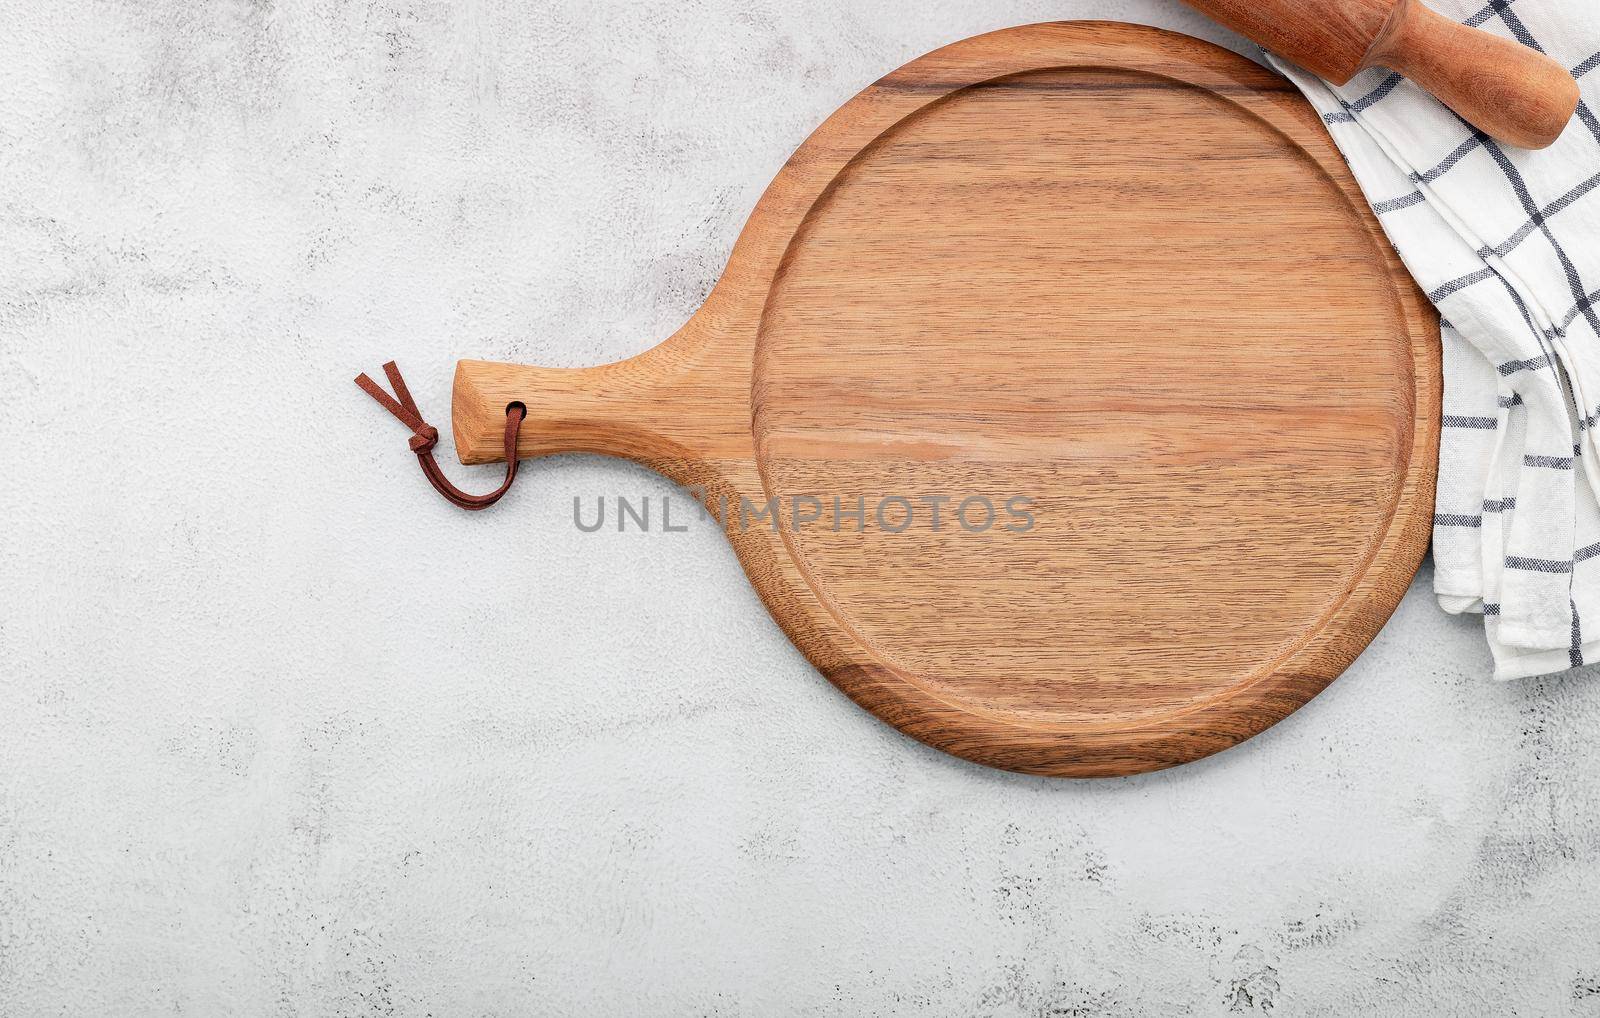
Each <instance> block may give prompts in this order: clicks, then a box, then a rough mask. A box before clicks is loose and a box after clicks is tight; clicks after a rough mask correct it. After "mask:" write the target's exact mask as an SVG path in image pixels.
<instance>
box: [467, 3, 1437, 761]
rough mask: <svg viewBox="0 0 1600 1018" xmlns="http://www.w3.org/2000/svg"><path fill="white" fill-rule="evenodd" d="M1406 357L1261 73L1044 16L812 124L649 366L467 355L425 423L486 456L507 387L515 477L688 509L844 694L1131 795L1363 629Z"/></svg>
mask: <svg viewBox="0 0 1600 1018" xmlns="http://www.w3.org/2000/svg"><path fill="white" fill-rule="evenodd" d="M1438 342H1439V337H1438V323H1437V319H1436V318H1435V317H1434V316H1433V314H1432V312H1431V310H1430V309H1429V308H1428V307H1427V306H1426V304H1425V302H1424V301H1423V299H1422V297H1421V296H1420V295H1419V294H1418V292H1417V291H1416V289H1415V287H1414V285H1413V284H1412V282H1411V280H1410V278H1409V277H1408V276H1407V275H1406V273H1405V271H1404V269H1403V268H1402V267H1401V265H1400V263H1399V261H1398V259H1397V258H1396V257H1395V255H1394V253H1393V252H1392V250H1391V249H1390V248H1389V246H1388V244H1387V243H1386V242H1385V240H1384V238H1383V235H1382V233H1381V231H1380V230H1379V227H1378V224H1377V222H1376V221H1375V220H1374V218H1373V216H1372V213H1371V212H1370V210H1369V209H1368V207H1367V205H1366V203H1365V202H1364V201H1363V199H1362V196H1361V193H1360V191H1359V190H1358V188H1357V187H1356V185H1355V182H1354V181H1353V180H1352V179H1351V176H1350V174H1349V172H1348V170H1347V169H1346V168H1345V165H1344V163H1343V161H1342V160H1341V158H1340V156H1339V154H1338V152H1337V151H1336V150H1335V148H1334V147H1333V145H1332V143H1331V142H1330V141H1329V138H1328V136H1327V133H1326V131H1325V130H1324V129H1323V127H1322V125H1321V124H1320V122H1319V121H1318V119H1317V117H1316V115H1315V114H1314V113H1313V112H1312V110H1311V108H1310V107H1309V106H1308V105H1306V103H1305V102H1304V101H1303V100H1302V99H1301V98H1300V97H1299V96H1298V95H1297V94H1296V93H1295V92H1294V91H1293V89H1292V87H1291V86H1290V85H1289V84H1288V83H1287V82H1285V81H1284V80H1282V79H1281V78H1279V77H1277V76H1276V75H1274V74H1272V73H1271V72H1269V71H1267V70H1264V69H1262V68H1261V67H1258V66H1257V65H1255V64H1253V63H1251V62H1250V61H1248V60H1245V59H1244V58H1242V57H1239V56H1237V55H1235V54H1233V53H1230V52H1227V51H1226V50H1222V49H1219V48H1217V47H1215V46H1212V45H1209V44H1207V43H1204V42H1200V41H1198V40H1195V39H1190V38H1187V37H1184V36H1179V35H1174V34H1171V33H1167V32H1162V31H1158V30H1154V29H1149V28H1141V27H1135V26H1130V25H1115V24H1102V23H1076V24H1055V25H1038V26H1033V27H1028V28H1017V29H1012V30H1008V31H1003V32H996V33H994V34H991V35H985V36H981V37H979V38H975V39H969V40H967V41H965V42H961V43H957V44H955V45H953V46H949V47H947V48H945V49H942V50H939V51H938V52H935V53H932V54H929V55H928V56H926V57H923V58H922V59H920V60H917V61H914V62H913V63H911V64H908V65H907V66H905V67H903V68H901V69H900V70H898V71H896V72H894V73H893V74H891V75H889V76H888V77H886V78H884V79H883V80H882V81H880V82H878V83H877V84H875V85H873V86H872V87H870V88H868V89H867V90H866V91H865V92H863V93H861V95H859V96H857V97H856V98H855V99H853V100H852V101H851V102H850V103H848V104H847V105H846V106H845V107H844V108H843V109H841V110H840V111H839V112H838V113H836V114H835V115H834V116H833V117H831V118H830V119H829V120H828V121H827V122H826V123H825V124H823V125H822V127H821V128H819V129H818V130H817V132H816V133H815V134H814V135H812V137H811V138H810V139H809V140H808V141H807V142H806V143H805V144H804V145H803V146H802V147H801V148H800V150H799V151H798V152H797V153H796V154H795V155H794V157H793V158H792V159H791V160H790V161H789V163H788V164H787V165H786V166H785V167H784V168H783V170H782V172H781V173H779V175H778V178H777V180H776V181H774V183H773V184H772V186H771V188H770V189H769V190H768V191H767V193H766V195H765V196H764V197H763V198H762V200H761V203H760V205H759V206H758V207H757V208H756V210H755V213H754V214H753V215H752V217H751V219H750V223H749V225H748V226H747V227H746V229H745V231H744V233H743V235H742V236H741V237H740V239H739V242H738V245H737V246H736V247H735V249H734V252H733V255H732V258H731V260H730V262H729V265H728V269H727V272H726V274H725V275H724V277H723V279H722V280H721V282H720V283H719V284H718V285H717V287H716V288H715V290H714V292H713V293H712V295H711V296H710V298H709V299H708V301H707V303H706V305H705V307H704V308H703V309H702V310H701V311H700V312H699V313H698V314H696V315H695V317H694V318H693V320H692V321H690V322H689V323H688V324H687V325H685V326H684V327H683V329H682V330H681V331H679V332H678V333H677V334H676V335H675V336H673V337H672V338H671V339H669V340H668V341H667V342H665V343H664V344H662V345H661V346H659V347H657V348H655V349H653V350H651V351H649V352H648V353H645V354H643V355H641V356H639V357H636V358H633V359H632V360H628V361H624V362H621V363H617V364H611V365H607V366H605V367H599V368H593V369H585V370H556V369H547V368H532V367H518V366H512V365H500V364H490V363H485V362H479V361H464V362H462V363H461V364H460V366H459V368H458V370H457V375H456V385H455V406H454V424H455V438H456V444H457V448H458V450H459V452H460V454H461V457H462V459H463V461H464V462H468V463H483V462H488V461H491V460H495V459H498V458H500V457H501V455H502V449H501V445H502V441H501V439H502V431H503V427H504V420H505V408H506V405H507V404H508V403H509V402H511V401H514V400H515V401H522V402H523V403H525V404H526V405H527V407H528V408H529V414H530V417H529V420H528V422H527V423H526V424H525V425H524V426H523V430H522V439H521V442H522V444H521V448H520V452H521V455H523V456H538V455H543V454H547V453H555V452H564V451H569V450H586V451H592V452H600V453H606V454H610V455H616V456H624V457H628V458H631V459H635V460H639V461H641V462H644V463H646V464H649V465H650V466H652V467H654V468H656V469H658V470H660V471H662V472H663V473H665V474H667V475H668V476H670V477H672V478H675V479H677V480H678V481H680V482H682V483H684V484H686V485H690V486H692V487H695V488H697V489H703V490H704V492H705V493H706V498H707V501H708V503H710V504H712V505H717V504H719V503H720V504H723V505H727V506H728V510H727V512H726V513H725V514H724V519H725V522H726V523H727V524H728V530H729V537H730V539H731V540H732V541H733V543H734V545H735V547H736V549H737V551H738V554H739V558H740V560H741V561H742V563H743V564H744V567H745V570H746V572H747V573H748V575H749V577H750V581H751V582H752V583H753V584H754V585H755V588H756V590H757V591H758V592H759V593H760V595H761V596H762V598H763V599H764V600H765V601H766V603H767V605H768V606H769V607H770V608H771V610H772V613H773V615H774V616H775V617H776V618H777V620H778V622H779V623H780V624H781V625H782V626H783V628H784V629H785V631H787V632H788V634H789V635H790V637H791V638H792V639H793V640H794V641H795V643H796V644H798V645H799V646H800V647H801V649H802V650H804V652H805V653H806V655H807V656H808V657H809V658H810V659H811V661H812V662H814V663H815V664H816V666H817V668H819V669H820V670H821V671H822V672H823V673H824V674H825V675H827V677H828V678H829V679H830V680H832V681H833V682H834V684H836V685H837V686H838V687H839V688H840V689H842V690H844V692H846V693H848V694H849V695H850V696H851V697H853V698H854V699H855V700H856V701H857V702H858V703H860V704H861V705H862V706H863V707H865V708H866V709H868V710H870V711H872V712H873V713H874V714H876V715H878V716H879V717H880V718H882V719H883V720H885V721H887V722H889V723H890V724H892V725H894V726H895V727H897V728H899V729H901V730H902V731H904V732H906V733H907V734H909V735H911V736H913V737H915V738H917V739H920V740H922V741H924V742H926V743H929V744H930V745H933V746H937V747H939V748H940V749H943V750H946V751H948V752H950V753H954V754H956V755H958V756H962V757H965V758H967V759H969V760H975V761H978V762H980V763H984V764H989V765H992V766H996V767H1004V768H1009V769H1013V770H1020V771H1029V772H1034V773H1040V774H1053V775H1071V776H1098V775H1117V774H1131V773H1135V772H1139V771H1146V770H1152V769H1156V768H1160V767H1167V766H1171V765H1174V764H1180V763H1184V762H1186V761H1189V760H1194V759H1197V758H1199V757H1203V756H1206V755H1208V754H1211V753H1215V752H1217V751H1218V750H1222V749H1225V748H1227V747H1229V746H1232V745H1234V744H1235V743H1238V742H1240V741H1242V740H1244V739H1247V738H1249V737H1250V736H1252V735H1255V734H1256V733H1258V732H1260V731H1262V730H1263V729H1265V728H1267V727H1268V726H1270V725H1272V724H1274V723H1275V722H1277V721H1279V720H1281V719H1282V718H1284V717H1285V716H1286V715H1288V714H1289V713H1290V712H1292V711H1294V710H1295V709H1296V708H1298V707H1300V706H1301V705H1302V704H1304V703H1305V702H1306V701H1307V700H1309V699H1311V697H1313V696H1315V695H1316V694H1317V692H1318V691H1320V690H1321V689H1322V688H1323V687H1324V686H1326V685H1327V684H1328V683H1329V682H1330V681H1332V680H1333V679H1334V678H1335V677H1336V676H1337V675H1338V674H1339V673H1340V672H1341V671H1342V670H1343V669H1344V668H1345V667H1346V666H1347V665H1348V664H1349V663H1350V662H1351V660H1353V659H1354V658H1355V656H1356V655H1357V654H1358V653H1360V652H1361V650H1362V648H1364V647H1365V646H1366V645H1367V643H1368V642H1369V641H1370V640H1371V639H1372V637H1373V635H1374V634H1375V633H1377V631H1378V630H1379V629H1380V628H1381V627H1382V626H1383V624H1384V622H1385V621H1386V620H1387V619H1388V617H1389V614H1390V613H1391V612H1392V611H1393V609H1394V607H1395V605H1396V603H1397V602H1398V601H1399V599H1400V596H1401V594H1402V593H1403V592H1404V591H1405V589H1406V587H1407V585H1408V583H1409V581H1410V579H1411V577H1412V575H1413V573H1414V572H1415V570H1416V567H1417V564H1418V562H1419V561H1420V559H1421V556H1422V553H1423V550H1424V548H1425V547H1426V544H1427V540H1428V532H1429V526H1430V518H1431V511H1432V504H1433V492H1432V487H1433V475H1434V470H1435V462H1436V459H1437V441H1438V419H1439V384H1440V383H1439V347H1438ZM836 499H837V500H838V503H837V504H838V506H839V507H840V509H841V510H842V513H841V512H836V511H835V508H834V507H835V504H836V503H835V500H836ZM774 500H775V503H774V504H775V505H776V507H777V512H776V520H777V525H776V527H774V525H773V521H772V520H768V519H764V518H761V517H760V516H757V515H752V512H751V511H750V510H754V511H759V510H761V509H763V508H765V507H767V505H768V504H769V502H774ZM901 500H904V501H903V502H902V501H901ZM963 503H965V505H966V510H967V511H966V513H965V516H964V518H963V517H961V516H958V514H957V510H958V509H959V508H960V507H961V506H962V505H963ZM746 506H748V507H749V510H745V507H746ZM862 506H864V507H865V521H864V523H858V519H859V518H858V517H857V516H856V515H854V511H855V510H857V509H859V508H861V507H862ZM985 506H992V507H993V509H994V517H993V520H992V521H990V522H989V525H988V526H987V527H985V526H983V524H984V523H985V522H986V520H988V513H987V512H986V510H985ZM935 507H937V508H938V509H939V510H940V512H939V518H938V520H937V521H935V519H934V518H933V517H934V514H933V512H932V509H933V508H935ZM908 508H909V509H910V510H911V512H910V513H909V514H908V513H907V512H906V510H907V509H908ZM880 510H881V512H880ZM814 512H815V513H817V514H818V515H817V518H814V519H813V518H812V514H813V513H814ZM908 515H909V519H908Z"/></svg>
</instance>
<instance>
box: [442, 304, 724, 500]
mask: <svg viewBox="0 0 1600 1018" xmlns="http://www.w3.org/2000/svg"><path fill="white" fill-rule="evenodd" d="M680 337H682V334H681V333H680V336H676V337H674V338H673V339H671V340H668V341H667V342H665V343H663V344H661V345H660V346H658V347H655V348H654V349H652V350H648V351H646V352H645V353H642V354H640V355H638V356H637V357H632V358H629V359H627V360H623V361H617V362H615V363H612V364H605V365H601V366H600V367H593V368H541V367H530V366H527V365H521V364H499V363H494V362H491V361H476V360H464V361H461V362H459V363H458V364H457V365H456V376H455V387H454V392H453V396H452V407H451V424H452V427H453V429H454V434H455V445H456V454H457V455H458V456H459V457H460V459H461V462H462V463H467V464H472V463H494V462H498V461H501V460H504V459H505V445H504V441H503V435H504V431H505V420H506V408H507V407H508V406H510V405H511V404H513V403H521V404H522V405H523V406H524V407H526V408H527V417H526V419H525V420H524V421H523V423H522V428H521V431H520V434H519V436H518V439H517V455H518V456H519V457H521V458H523V459H529V458H532V457H536V456H548V455H553V454H556V453H564V452H591V453H600V454H602V455H606V456H619V457H622V458H624V459H632V460H637V461H639V462H642V463H646V464H649V465H652V466H655V467H657V468H658V469H661V470H662V471H663V472H664V473H668V474H669V475H674V476H676V475H677V474H679V473H681V472H682V471H679V470H675V469H671V468H670V464H672V463H684V462H688V461H696V462H698V461H709V460H713V459H716V458H718V457H722V456H728V455H736V454H737V451H738V448H739V443H740V441H741V439H742V441H743V443H744V444H745V445H748V444H749V442H750V427H749V414H748V406H749V387H748V381H747V382H746V385H745V388H744V390H743V392H744V395H743V399H742V400H741V399H740V398H739V396H738V386H737V379H736V378H733V377H731V373H728V372H719V371H715V370H711V366H710V365H708V364H706V363H705V360H706V358H705V357H704V353H705V351H704V349H703V346H702V345H701V344H699V343H696V342H695V341H694V340H693V338H692V337H689V338H680ZM741 408H743V410H744V412H743V414H742V415H741V413H740V409H741Z"/></svg>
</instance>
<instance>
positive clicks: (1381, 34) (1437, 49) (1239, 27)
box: [1187, 0, 1578, 148]
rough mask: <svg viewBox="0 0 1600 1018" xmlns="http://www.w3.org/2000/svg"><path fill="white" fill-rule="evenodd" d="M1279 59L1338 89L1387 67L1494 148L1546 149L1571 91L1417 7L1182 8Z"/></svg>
mask: <svg viewBox="0 0 1600 1018" xmlns="http://www.w3.org/2000/svg"><path fill="white" fill-rule="evenodd" d="M1187 2H1188V3H1189V4H1190V6H1192V7H1194V8H1195V9H1196V10H1199V11H1201V12H1202V13H1204V14H1207V15H1210V16H1211V17H1213V18H1215V19H1216V20H1218V21H1220V22H1222V23H1223V24H1224V25H1227V26H1228V27H1229V28H1231V29H1233V30H1234V31H1235V32H1238V33H1239V34H1241V35H1246V36H1249V37H1250V38H1251V39H1254V40H1255V41H1256V42H1258V43H1260V44H1261V45H1263V46H1265V47H1266V48H1267V49H1269V50H1271V51H1272V52H1274V53H1276V54H1278V55H1279V56H1281V57H1283V58H1284V59H1286V60H1291V61H1293V62H1294V63H1297V64H1299V65H1300V66H1301V67H1304V68H1305V69H1306V70H1308V71H1311V72H1312V73H1313V74H1316V75H1318V76H1320V77H1323V78H1326V79H1328V80H1329V81H1331V82H1333V83H1334V84H1335V85H1343V84H1344V83H1345V82H1347V81H1349V80H1350V79H1351V78H1352V77H1353V76H1354V75H1355V74H1356V72H1358V71H1363V70H1365V69H1367V68H1369V67H1387V68H1389V69H1391V70H1394V71H1398V72H1399V73H1401V74H1403V75H1405V76H1406V77H1407V78H1410V79H1411V80H1412V81H1414V82H1416V83H1417V84H1418V85H1420V86H1422V87H1423V88H1425V89H1427V90H1428V91H1430V92H1432V93H1433V94H1434V95H1436V96H1438V97H1439V100H1440V101H1441V102H1443V103H1444V104H1445V105H1446V106H1449V107H1450V108H1451V109H1453V110H1455V111H1456V112H1457V113H1459V114H1461V116H1462V118H1463V119H1464V120H1466V121H1467V122H1468V123H1470V124H1472V125H1473V126H1474V127H1476V128H1478V129H1479V130H1480V131H1482V132H1483V133H1485V134H1487V135H1489V136H1490V137H1491V138H1494V139H1495V140H1497V141H1503V142H1507V143H1509V144H1512V145H1520V146H1522V147H1523V148H1544V147H1545V146H1546V145H1549V144H1550V143H1551V142H1553V141H1555V140H1556V138H1557V137H1558V136H1559V135H1560V134H1561V132H1562V130H1563V129H1565V128H1566V126H1567V122H1568V121H1569V120H1571V119H1572V114H1573V111H1574V110H1576V109H1577V107H1578V83H1577V82H1576V81H1574V80H1573V78H1572V75H1571V74H1570V73H1568V72H1567V70H1566V69H1565V68H1563V67H1562V66H1561V65H1560V64H1558V63H1556V62H1555V61H1554V60H1551V59H1550V58H1549V57H1547V56H1545V55H1544V54H1543V53H1540V52H1537V51H1536V50H1533V49H1530V48H1529V47H1527V46H1523V45H1521V44H1520V43H1515V42H1511V41H1510V40H1508V39H1502V38H1499V37H1498V36H1494V35H1490V34H1489V33H1488V32H1482V31H1479V30H1478V29H1475V28H1468V27H1467V26H1465V25H1462V24H1458V23H1457V22H1454V21H1451V20H1450V19H1449V18H1446V17H1444V16H1443V15H1440V14H1436V13H1434V12H1433V11H1430V10H1429V9H1428V8H1426V7H1424V6H1423V5H1422V4H1421V3H1420V2H1419V0H1187Z"/></svg>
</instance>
